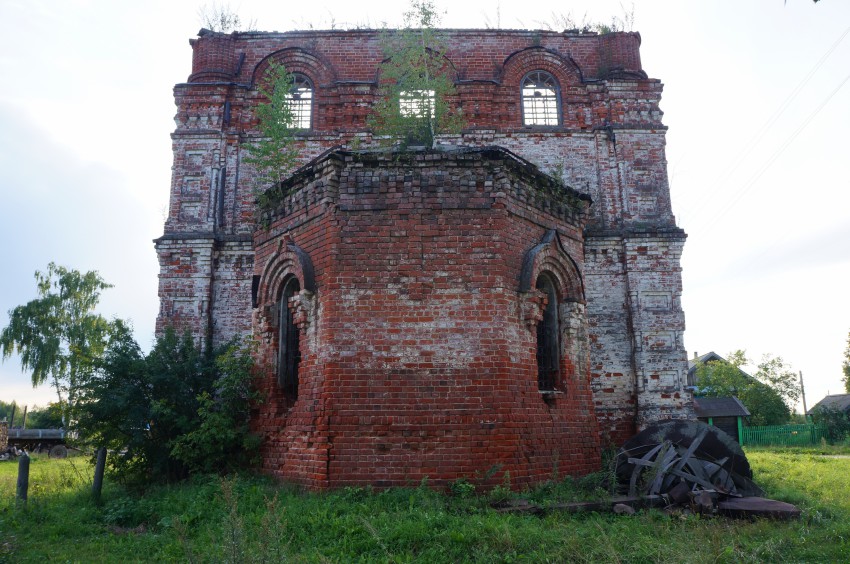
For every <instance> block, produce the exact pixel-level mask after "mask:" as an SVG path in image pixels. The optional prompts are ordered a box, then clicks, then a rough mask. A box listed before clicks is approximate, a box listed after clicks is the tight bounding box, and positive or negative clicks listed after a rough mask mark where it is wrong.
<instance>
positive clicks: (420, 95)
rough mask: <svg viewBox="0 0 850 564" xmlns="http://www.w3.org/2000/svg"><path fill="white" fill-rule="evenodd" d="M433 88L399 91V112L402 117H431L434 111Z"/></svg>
mask: <svg viewBox="0 0 850 564" xmlns="http://www.w3.org/2000/svg"><path fill="white" fill-rule="evenodd" d="M434 96H435V93H434V91H433V90H409V91H404V92H400V93H399V100H398V104H399V108H398V109H399V113H400V114H401V116H402V117H413V118H423V119H431V118H432V117H434V112H435V111H436V107H435V101H434Z"/></svg>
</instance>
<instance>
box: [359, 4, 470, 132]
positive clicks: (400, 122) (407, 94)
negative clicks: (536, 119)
mask: <svg viewBox="0 0 850 564" xmlns="http://www.w3.org/2000/svg"><path fill="white" fill-rule="evenodd" d="M439 23H440V14H439V12H438V11H437V9H436V6H435V4H434V2H433V1H432V0H412V1H411V4H410V9H409V10H408V11H407V12H405V13H404V27H403V28H402V29H399V30H395V31H390V30H384V33H383V37H382V48H383V50H384V56H385V57H386V59H385V60H384V62H383V65H382V66H381V97H380V99H379V101H378V103H377V104H376V105H375V108H374V111H373V113H372V115H371V116H370V118H369V125H370V127H371V128H372V130H373V131H374V132H375V134H377V135H379V136H386V137H387V138H388V139H389V140H390V141H391V142H400V143H401V145H402V146H403V147H406V146H410V145H425V146H429V147H431V148H434V147H436V145H437V136H438V135H440V134H444V133H457V132H459V131H460V130H461V128H462V127H463V124H464V120H463V116H462V114H461V110H460V108H457V107H455V106H453V105H452V98H453V97H454V96H455V94H456V91H455V87H454V82H453V80H452V78H451V66H450V64H449V63H448V60H447V59H446V58H445V56H444V55H445V52H446V47H445V46H444V45H443V42H442V41H441V38H440V34H439V30H437V26H438V25H439Z"/></svg>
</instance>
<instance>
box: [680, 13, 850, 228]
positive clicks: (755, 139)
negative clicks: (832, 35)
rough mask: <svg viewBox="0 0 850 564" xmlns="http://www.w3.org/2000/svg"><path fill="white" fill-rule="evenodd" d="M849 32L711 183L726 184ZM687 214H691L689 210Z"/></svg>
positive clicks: (699, 201)
mask: <svg viewBox="0 0 850 564" xmlns="http://www.w3.org/2000/svg"><path fill="white" fill-rule="evenodd" d="M848 34H850V27H848V28H847V29H845V30H844V32H843V33H842V34H841V35H840V36H839V37H838V39H836V40H835V42H834V43H833V44H832V45H831V46H830V47H829V49H827V51H826V53H824V54H823V55H822V56H821V58H820V59H818V61H817V62H816V63H815V64H814V65H813V66H812V68H811V69H809V72H808V73H806V75H805V76H803V78H802V79H801V80H800V82H799V83H798V84H797V86H796V87H794V90H792V91H791V93H790V94H789V95H788V97H786V98H785V100H784V101H783V102H782V104H780V105H779V108H777V109H776V111H775V112H774V113H773V115H771V117H769V118H768V119H767V121H766V122H765V123H764V124H763V125H762V126H761V128H759V130H758V131H757V132H756V134H755V136H754V137H753V138H752V140H750V141H749V143H748V144H747V148H746V150H745V151H743V152H742V153H741V154H739V155H738V158H737V159H735V161H734V162H733V163H732V165H731V167H730V168H728V169H727V170H726V171H725V172H724V173H723V174H721V175H720V176H719V177H717V179H716V180H714V181H713V182H712V183H711V185H712V186H722V185H724V183H725V182H726V181H727V180H728V179H729V177H730V176H732V173H734V172H735V171H736V170H737V169H738V167H739V166H740V165H741V163H743V162H744V161H745V160H746V158H747V157H748V156H749V154H750V153H752V151H753V150H754V149H755V147H756V146H757V145H758V144H759V143H760V142H761V140H762V139H763V138H764V136H765V135H766V134H767V132H768V130H769V129H770V128H771V127H772V126H773V124H774V123H776V121H777V120H778V119H779V118H780V117H781V116H782V114H783V113H785V110H786V109H788V106H790V105H791V102H793V101H794V100H795V99H796V98H797V96H798V95H799V94H800V92H801V91H802V90H803V87H805V86H806V84H808V83H809V81H810V80H811V79H812V77H813V76H814V74H815V73H816V72H817V71H818V70H819V69H820V68H821V67H822V66H823V64H824V63H825V62H826V60H827V59H828V58H829V57H830V55H832V53H833V52H834V51H835V50H836V49H837V48H838V46H839V45H840V44H841V42H842V41H843V40H844V38H845V37H847V35H848ZM714 196H716V194H715V193H714V192H713V191H710V190H706V191H705V192H703V193H702V194H701V195H700V197H699V198H698V199H697V201H696V203H695V204H693V205H692V206H691V207H690V208H691V210H694V209H696V210H701V209H702V207H703V205H704V204H705V203H706V201H707V200H708V199H710V198H712V197H714ZM686 214H687V215H690V214H689V213H687V212H686Z"/></svg>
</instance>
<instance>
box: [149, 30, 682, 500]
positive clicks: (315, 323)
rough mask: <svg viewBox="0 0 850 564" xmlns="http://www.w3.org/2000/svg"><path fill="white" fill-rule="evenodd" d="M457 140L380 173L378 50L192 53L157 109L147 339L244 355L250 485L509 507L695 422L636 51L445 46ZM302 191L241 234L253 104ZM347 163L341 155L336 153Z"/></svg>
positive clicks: (204, 38)
mask: <svg viewBox="0 0 850 564" xmlns="http://www.w3.org/2000/svg"><path fill="white" fill-rule="evenodd" d="M443 40H444V43H445V45H446V47H447V50H446V52H445V57H446V59H447V61H448V63H449V67H450V68H451V69H452V70H451V72H452V77H451V78H452V80H453V82H454V85H455V88H456V96H455V99H454V100H453V103H454V104H456V106H457V107H459V108H461V110H462V113H463V115H464V116H465V120H466V125H465V127H464V129H463V130H462V131H461V132H459V133H457V134H452V135H444V136H442V137H440V138H439V143H440V147H439V149H438V150H420V151H408V152H403V153H398V152H396V153H393V152H389V151H386V150H379V149H378V145H377V143H376V140H375V139H373V137H372V132H371V131H370V130H369V127H368V125H367V118H368V116H369V114H370V111H371V108H372V107H373V105H374V103H375V101H376V100H377V97H378V94H379V92H378V87H379V84H380V73H381V64H382V57H383V56H382V50H381V41H380V36H379V33H378V32H377V31H374V30H356V31H309V32H302V31H294V32H286V33H260V32H245V33H232V34H220V33H213V32H209V31H206V30H202V31H201V33H200V34H199V36H198V37H197V38H196V39H193V40H191V41H190V43H191V45H192V49H193V59H192V73H191V75H190V76H189V78H188V81H187V82H186V83H182V84H178V85H176V86H175V89H174V95H175V101H176V104H177V108H178V110H177V115H176V117H175V120H176V124H177V127H176V130H175V131H174V133H173V135H172V141H173V150H174V166H173V177H172V184H171V200H170V211H169V214H168V217H167V220H166V222H165V230H164V234H163V235H162V237H160V238H159V239H157V240H156V242H155V243H156V251H157V254H158V257H159V263H160V285H159V295H160V300H161V306H160V312H159V317H158V321H157V328H158V330H159V331H161V330H162V329H163V328H164V327H166V326H175V327H178V328H188V329H189V330H191V331H192V332H193V334H194V335H196V336H197V338H198V339H199V340H203V339H211V341H212V342H213V343H215V344H218V343H222V342H225V341H227V340H228V339H230V338H232V337H234V336H245V335H253V337H254V339H255V341H256V342H257V344H258V347H257V352H256V355H257V361H258V370H259V376H258V378H259V381H260V386H261V388H262V390H263V391H264V393H265V395H266V399H265V401H264V402H263V403H262V404H260V405H258V406H257V407H256V408H255V410H254V412H253V413H252V422H253V426H254V429H255V430H256V431H257V432H259V433H261V434H262V435H263V438H264V442H263V447H262V455H263V466H264V469H265V470H266V471H267V472H269V473H271V474H274V475H276V476H279V477H281V478H283V479H286V480H290V481H294V482H297V483H301V484H304V485H306V486H308V487H313V488H326V487H338V486H344V485H353V484H361V485H362V484H374V485H378V486H387V485H405V484H411V483H418V482H419V481H421V480H422V479H423V478H427V479H429V480H430V481H431V482H432V483H438V484H439V483H447V482H450V481H452V480H455V479H458V478H461V477H466V478H473V477H475V476H479V477H481V476H487V477H489V478H491V479H492V480H494V481H500V480H502V479H503V477H504V475H505V473H506V472H509V473H510V479H511V480H512V483H513V484H515V485H522V484H530V483H534V482H539V481H541V480H545V479H548V478H551V477H552V475H553V474H557V473H561V474H575V475H577V474H583V473H586V472H589V471H592V470H595V469H597V468H598V466H599V463H600V462H599V453H600V448H602V447H603V446H605V445H607V444H611V443H614V444H618V443H620V442H622V441H623V440H624V439H626V438H628V437H630V436H631V435H632V434H634V433H635V431H636V430H637V429H640V428H642V427H644V426H645V425H646V424H648V423H651V422H653V421H656V420H660V419H665V418H687V417H691V416H692V411H691V409H692V408H691V400H690V397H689V396H688V395H687V392H686V391H685V389H684V387H683V385H684V379H685V377H686V374H687V356H686V353H685V348H684V345H683V342H682V335H683V331H684V328H685V324H684V314H683V312H682V308H681V292H682V287H681V273H680V256H681V252H682V248H683V245H684V242H685V234H684V232H683V231H682V229H681V228H679V227H678V226H677V225H676V223H675V220H674V217H673V214H672V210H671V204H670V191H669V186H668V183H667V170H666V160H665V153H664V144H665V132H666V127H665V126H664V125H663V124H662V122H661V116H662V112H661V110H660V109H659V100H660V97H661V91H662V85H661V83H660V82H659V81H658V80H656V79H652V78H648V77H647V75H646V73H645V72H644V71H643V69H642V67H641V61H640V53H639V47H640V36H639V35H638V34H637V33H611V34H606V35H598V34H596V33H580V32H563V33H556V32H547V31H517V30H446V31H445V32H444V33H443ZM271 63H277V64H280V65H284V66H285V68H286V69H287V70H288V71H289V72H290V73H292V75H293V77H294V85H293V90H292V95H291V104H292V106H291V108H292V110H293V112H294V113H295V117H296V120H297V126H298V132H297V144H298V147H299V151H300V153H299V154H300V156H301V164H302V166H301V167H300V168H299V169H298V170H297V171H296V172H295V173H294V174H293V175H292V176H291V177H290V178H289V179H288V180H286V181H285V182H284V183H283V186H281V187H279V188H278V189H279V190H280V193H281V194H283V195H284V196H282V198H281V199H280V201H279V203H278V205H276V206H275V208H274V209H272V210H271V211H269V212H268V213H267V214H266V216H265V217H264V221H262V222H259V221H258V219H257V214H256V203H255V196H254V193H253V188H254V182H253V178H254V174H255V172H254V171H253V170H252V168H251V167H250V166H249V165H248V164H246V162H245V156H246V146H247V145H249V144H251V143H254V142H256V141H257V139H258V130H257V119H256V114H255V108H256V107H257V104H259V103H261V102H262V101H263V100H262V96H261V94H260V93H259V90H258V88H257V85H258V81H260V80H261V78H262V77H263V76H264V73H266V72H267V71H268V68H269V66H270V64H271ZM355 147H356V150H355Z"/></svg>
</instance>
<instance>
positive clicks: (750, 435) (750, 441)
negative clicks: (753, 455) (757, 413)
mask: <svg viewBox="0 0 850 564" xmlns="http://www.w3.org/2000/svg"><path fill="white" fill-rule="evenodd" d="M741 438H742V442H741V444H742V445H765V446H767V445H781V446H806V445H815V444H819V443H820V442H821V441H822V440H823V439H825V438H826V427H824V426H823V425H812V424H808V425H768V426H765V427H744V428H743V433H742V436H741Z"/></svg>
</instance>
